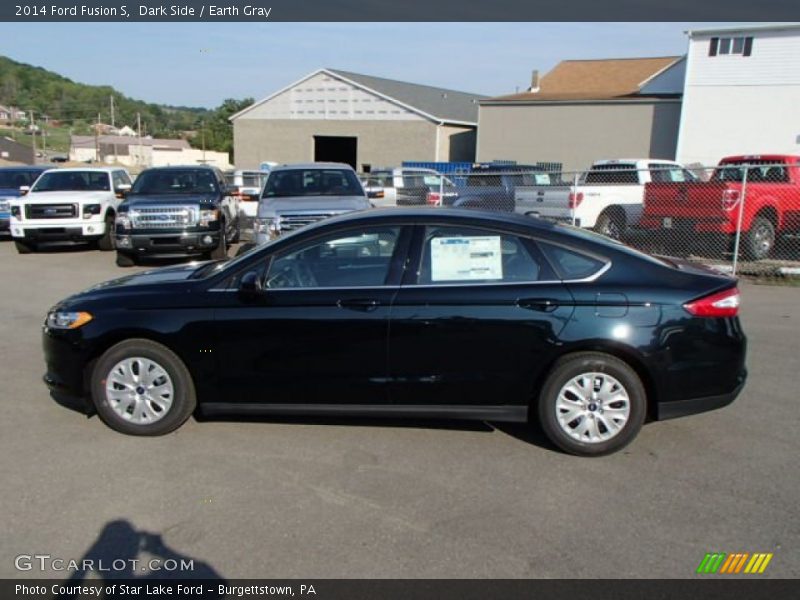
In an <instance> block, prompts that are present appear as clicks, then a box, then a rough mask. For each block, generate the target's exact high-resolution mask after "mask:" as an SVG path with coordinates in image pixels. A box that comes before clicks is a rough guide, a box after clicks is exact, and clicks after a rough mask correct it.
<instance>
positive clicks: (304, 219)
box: [280, 213, 339, 231]
mask: <svg viewBox="0 0 800 600" xmlns="http://www.w3.org/2000/svg"><path fill="white" fill-rule="evenodd" d="M336 214H339V213H314V214H294V215H291V214H289V215H287V214H282V215H281V216H280V217H281V231H294V230H295V229H300V228H301V227H305V226H306V225H311V224H312V223H316V222H317V221H322V220H323V219H327V218H329V217H332V216H334V215H336Z"/></svg>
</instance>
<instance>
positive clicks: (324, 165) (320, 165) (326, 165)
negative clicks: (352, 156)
mask: <svg viewBox="0 0 800 600" xmlns="http://www.w3.org/2000/svg"><path fill="white" fill-rule="evenodd" d="M296 169H347V170H348V171H353V172H354V173H355V171H354V170H353V167H351V166H350V165H348V164H347V163H337V162H314V163H297V164H291V165H280V166H278V167H273V168H272V170H271V171H270V173H275V172H276V171H293V170H296Z"/></svg>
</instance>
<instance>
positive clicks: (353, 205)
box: [254, 163, 370, 244]
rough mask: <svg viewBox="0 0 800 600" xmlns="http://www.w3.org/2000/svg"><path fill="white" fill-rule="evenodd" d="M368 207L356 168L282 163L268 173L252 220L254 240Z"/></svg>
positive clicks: (262, 242)
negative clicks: (253, 223) (253, 220)
mask: <svg viewBox="0 0 800 600" xmlns="http://www.w3.org/2000/svg"><path fill="white" fill-rule="evenodd" d="M366 208H370V203H369V200H368V199H367V194H366V193H365V192H364V188H363V186H362V185H361V182H360V181H359V180H358V177H357V176H356V172H355V171H354V170H353V169H352V167H350V166H349V165H346V164H340V163H309V164H298V165H282V166H280V167H275V168H274V169H273V170H272V171H271V172H270V174H269V177H268V178H267V182H266V183H265V184H264V189H263V190H262V192H261V200H260V201H259V203H258V215H257V217H256V222H255V232H254V233H255V242H256V244H264V243H266V242H268V241H269V240H272V239H275V238H276V237H278V236H280V235H281V234H282V233H286V232H288V231H294V230H296V229H299V228H301V227H303V226H305V225H309V224H311V223H316V222H317V221H321V220H322V219H327V218H328V217H332V216H334V215H340V214H342V213H346V212H351V211H354V210H364V209H366Z"/></svg>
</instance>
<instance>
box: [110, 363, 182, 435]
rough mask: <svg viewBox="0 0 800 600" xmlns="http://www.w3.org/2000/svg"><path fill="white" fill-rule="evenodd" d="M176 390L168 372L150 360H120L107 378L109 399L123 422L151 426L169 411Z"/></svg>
mask: <svg viewBox="0 0 800 600" xmlns="http://www.w3.org/2000/svg"><path fill="white" fill-rule="evenodd" d="M174 394H175V388H174V387H173V385H172V379H171V378H170V376H169V373H167V371H166V370H165V369H164V367H162V366H161V365H160V364H158V363H157V362H155V361H154V360H151V359H149V358H142V357H140V356H134V357H131V358H126V359H125V360H121V361H119V362H118V363H117V364H116V365H114V368H112V369H111V371H109V373H108V375H107V376H106V399H107V400H108V404H109V406H110V407H111V408H112V409H113V410H114V412H115V413H117V415H119V416H120V417H121V418H122V419H124V420H126V421H129V422H130V423H135V424H136V425H149V424H150V423H155V422H156V421H159V420H161V419H162V418H164V416H166V414H167V413H168V412H169V409H170V407H171V406H172V399H173V397H174Z"/></svg>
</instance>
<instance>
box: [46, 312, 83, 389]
mask: <svg viewBox="0 0 800 600" xmlns="http://www.w3.org/2000/svg"><path fill="white" fill-rule="evenodd" d="M82 340H83V338H82V336H81V334H80V332H78V331H69V330H67V331H63V330H50V329H48V328H47V327H43V328H42V348H43V350H44V360H45V365H46V368H47V371H46V373H45V375H44V377H43V379H44V382H45V384H46V385H47V387H48V388H50V390H52V391H54V392H60V393H63V394H67V395H69V396H73V397H76V398H83V397H87V395H88V390H87V389H86V386H85V381H86V380H85V369H86V365H87V364H88V358H89V351H88V348H87V347H86V345H85V344H84V343H83V341H82Z"/></svg>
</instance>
